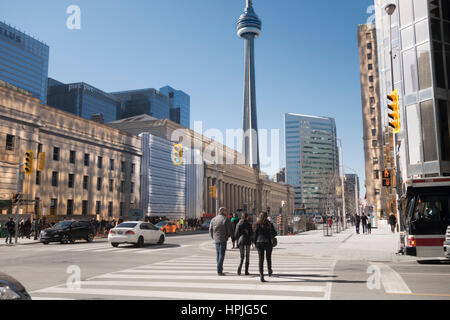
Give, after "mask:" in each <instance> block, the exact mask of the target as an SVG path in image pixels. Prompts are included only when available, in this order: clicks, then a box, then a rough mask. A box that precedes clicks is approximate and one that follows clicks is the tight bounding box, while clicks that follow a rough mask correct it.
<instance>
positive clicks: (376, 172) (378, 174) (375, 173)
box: [373, 170, 380, 180]
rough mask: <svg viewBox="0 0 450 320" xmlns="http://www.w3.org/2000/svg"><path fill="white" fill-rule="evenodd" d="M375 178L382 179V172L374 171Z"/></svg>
mask: <svg viewBox="0 0 450 320" xmlns="http://www.w3.org/2000/svg"><path fill="white" fill-rule="evenodd" d="M373 178H374V179H376V180H378V179H380V171H379V170H374V171H373Z"/></svg>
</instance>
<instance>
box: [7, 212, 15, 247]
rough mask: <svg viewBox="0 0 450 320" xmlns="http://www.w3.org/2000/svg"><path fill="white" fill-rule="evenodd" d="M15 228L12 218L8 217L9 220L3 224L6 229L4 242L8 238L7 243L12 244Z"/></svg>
mask: <svg viewBox="0 0 450 320" xmlns="http://www.w3.org/2000/svg"><path fill="white" fill-rule="evenodd" d="M15 228H16V223H15V222H14V220H13V218H9V221H8V222H7V223H6V224H5V229H6V239H5V243H8V239H9V244H12V237H13V236H14V233H15Z"/></svg>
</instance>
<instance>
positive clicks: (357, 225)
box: [355, 214, 361, 234]
mask: <svg viewBox="0 0 450 320" xmlns="http://www.w3.org/2000/svg"><path fill="white" fill-rule="evenodd" d="M360 223H361V217H360V216H359V214H356V215H355V226H356V234H359V226H360Z"/></svg>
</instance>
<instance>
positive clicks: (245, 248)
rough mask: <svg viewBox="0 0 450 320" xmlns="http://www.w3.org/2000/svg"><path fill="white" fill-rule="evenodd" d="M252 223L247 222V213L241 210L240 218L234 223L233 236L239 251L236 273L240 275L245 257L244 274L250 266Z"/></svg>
mask: <svg viewBox="0 0 450 320" xmlns="http://www.w3.org/2000/svg"><path fill="white" fill-rule="evenodd" d="M252 233H253V232H252V225H251V224H250V222H248V214H247V213H245V212H243V213H242V216H241V220H240V221H239V222H238V224H237V225H236V229H235V233H234V238H235V239H236V241H237V246H238V248H239V250H240V253H241V261H240V263H239V267H238V270H237V274H238V275H239V276H240V275H241V271H242V265H243V264H244V259H245V275H246V276H248V275H250V273H249V272H248V268H249V266H250V246H251V244H252Z"/></svg>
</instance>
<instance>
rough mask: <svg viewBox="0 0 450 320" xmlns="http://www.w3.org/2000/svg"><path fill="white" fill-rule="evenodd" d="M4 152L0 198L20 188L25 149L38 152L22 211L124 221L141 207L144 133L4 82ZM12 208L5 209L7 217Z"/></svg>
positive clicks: (0, 88) (0, 89) (0, 140)
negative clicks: (45, 101)
mask: <svg viewBox="0 0 450 320" xmlns="http://www.w3.org/2000/svg"><path fill="white" fill-rule="evenodd" d="M0 150H1V151H0V177H1V180H0V200H9V199H11V196H12V194H13V193H16V192H17V178H16V174H17V172H19V170H20V171H22V170H23V166H21V164H22V163H23V161H24V158H25V152H26V151H27V150H31V151H33V152H34V158H35V159H34V170H33V173H32V174H25V178H24V181H23V197H22V199H23V200H24V201H23V202H22V205H21V206H20V209H21V211H22V212H23V214H28V215H29V214H33V213H36V214H39V215H43V214H44V212H45V214H46V216H47V217H48V218H49V219H50V220H57V219H60V218H62V217H65V216H73V217H79V218H81V217H83V218H86V219H88V218H96V217H100V218H101V217H104V218H105V219H112V218H115V219H116V220H117V218H119V216H120V215H121V214H122V216H123V217H124V218H128V214H129V211H130V209H138V208H139V203H140V180H139V174H140V161H141V156H142V155H141V141H140V138H139V137H136V136H134V135H130V134H128V133H126V132H122V131H120V130H117V129H114V128H111V127H109V126H106V125H102V124H99V123H96V122H94V121H90V120H86V119H84V118H81V117H77V116H75V115H72V114H70V113H66V112H64V111H60V110H58V109H54V108H51V107H48V106H45V105H42V104H41V103H40V101H39V100H38V99H35V98H33V97H31V96H29V95H27V94H26V93H24V92H23V91H21V90H17V89H16V88H14V87H11V86H9V85H5V84H4V83H3V84H0ZM40 152H41V153H45V167H44V170H42V171H38V170H37V158H38V154H39V153H40ZM5 203H6V201H3V204H5ZM11 209H12V208H9V209H5V207H3V209H0V213H3V214H0V218H2V219H5V218H6V216H5V215H4V214H5V213H7V212H9V213H12V210H11ZM14 209H15V208H14ZM14 212H15V210H14Z"/></svg>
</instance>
